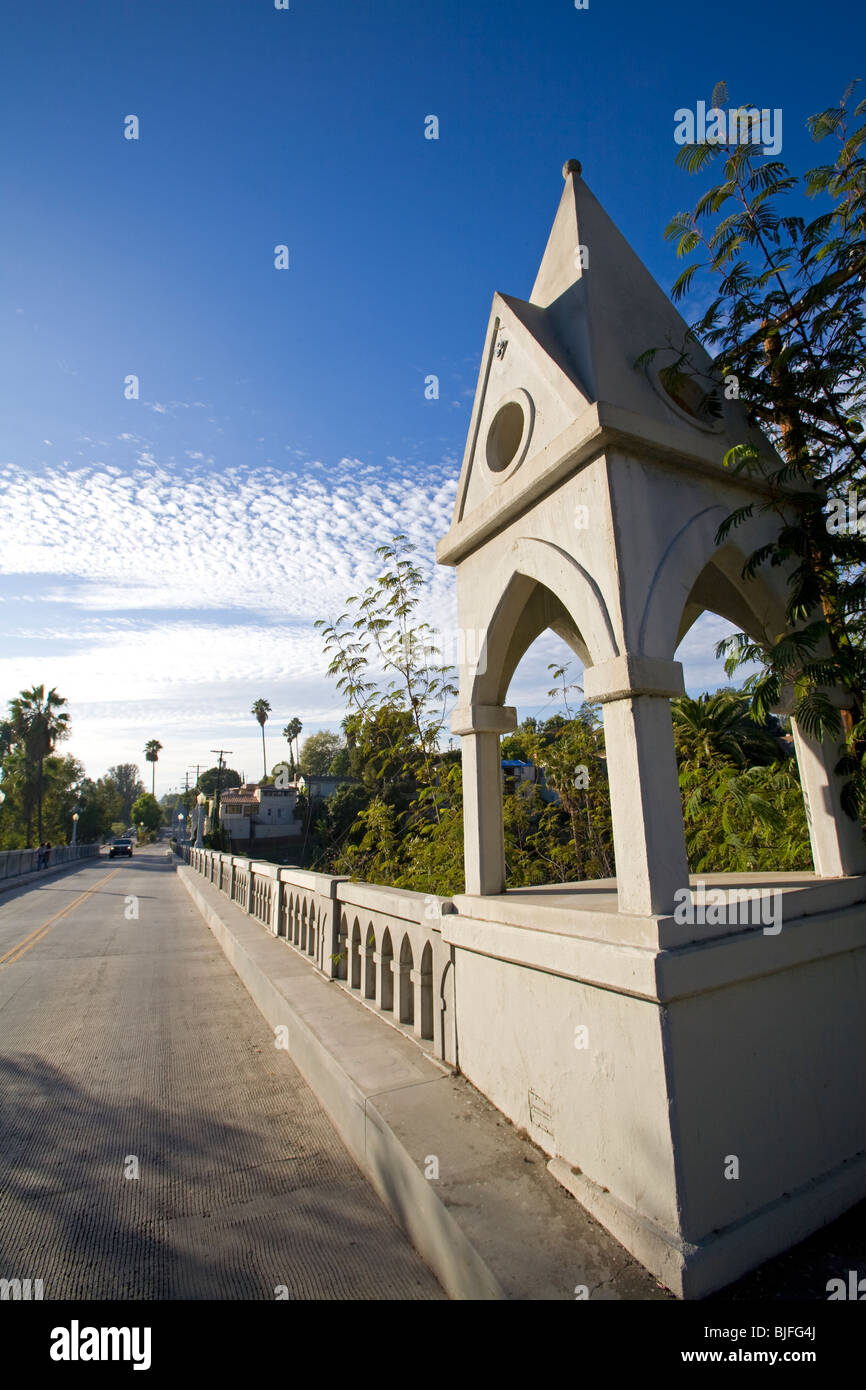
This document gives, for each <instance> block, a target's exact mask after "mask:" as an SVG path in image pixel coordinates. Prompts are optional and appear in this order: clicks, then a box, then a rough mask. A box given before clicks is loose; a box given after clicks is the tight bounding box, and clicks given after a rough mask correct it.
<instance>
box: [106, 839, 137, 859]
mask: <svg viewBox="0 0 866 1390" xmlns="http://www.w3.org/2000/svg"><path fill="white" fill-rule="evenodd" d="M116 854H128V855H129V857H130V859H131V858H132V841H131V840H115V841H114V844H113V845H112V846H111V849H110V850H109V851H108V857H109V859H113V858H114V856H115V855H116Z"/></svg>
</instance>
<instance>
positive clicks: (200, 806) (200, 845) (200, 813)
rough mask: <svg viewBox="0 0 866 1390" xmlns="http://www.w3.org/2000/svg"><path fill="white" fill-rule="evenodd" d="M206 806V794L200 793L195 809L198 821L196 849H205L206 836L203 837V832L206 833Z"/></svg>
mask: <svg viewBox="0 0 866 1390" xmlns="http://www.w3.org/2000/svg"><path fill="white" fill-rule="evenodd" d="M204 804H205V794H204V792H199V794H198V796H197V797H196V808H195V819H196V829H195V847H196V849H204V835H203V831H204Z"/></svg>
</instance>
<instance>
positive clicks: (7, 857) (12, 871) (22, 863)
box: [0, 845, 99, 883]
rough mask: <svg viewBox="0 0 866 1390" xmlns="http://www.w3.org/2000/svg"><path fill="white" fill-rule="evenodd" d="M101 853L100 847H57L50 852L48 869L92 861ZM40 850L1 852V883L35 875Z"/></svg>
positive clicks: (46, 866)
mask: <svg viewBox="0 0 866 1390" xmlns="http://www.w3.org/2000/svg"><path fill="white" fill-rule="evenodd" d="M98 853H99V845H56V846H53V847H52V848H51V850H49V857H48V863H47V864H46V865H45V868H47V869H53V868H55V867H56V866H57V865H58V864H68V863H71V862H72V860H74V859H92V858H93V857H94V856H95V855H97V854H98ZM39 867H40V866H39V850H38V849H7V850H3V851H0V883H2V882H3V880H4V879H9V878H20V877H21V876H22V875H23V874H30V873H35V872H36V870H37V869H38V868H39Z"/></svg>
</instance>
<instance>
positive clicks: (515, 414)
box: [487, 401, 526, 473]
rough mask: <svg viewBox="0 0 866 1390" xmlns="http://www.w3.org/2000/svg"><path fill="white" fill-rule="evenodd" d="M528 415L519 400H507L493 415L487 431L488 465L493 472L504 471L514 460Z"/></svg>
mask: <svg viewBox="0 0 866 1390" xmlns="http://www.w3.org/2000/svg"><path fill="white" fill-rule="evenodd" d="M525 424H526V417H525V416H524V414H523V407H522V406H521V405H520V403H519V402H518V401H506V402H505V404H504V405H503V406H500V408H499V409H498V410H497V412H496V414H495V415H494V417H493V422H492V424H491V426H490V429H489V430H488V431H487V467H488V468H489V469H490V470H491V472H493V473H503V472H504V471H505V469H506V468H508V466H509V464H511V463H513V462H514V459H515V457H516V454H517V450H518V449H519V448H520V441H521V440H522V439H523V431H524V427H525Z"/></svg>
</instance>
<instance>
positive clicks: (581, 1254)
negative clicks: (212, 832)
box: [177, 866, 672, 1300]
mask: <svg viewBox="0 0 866 1390" xmlns="http://www.w3.org/2000/svg"><path fill="white" fill-rule="evenodd" d="M177 872H178V875H179V877H180V879H181V882H182V883H183V885H184V887H185V888H186V890H187V892H188V893H189V894H190V897H191V898H192V900H193V902H194V903H195V904H196V906H197V907H198V909H199V911H200V912H201V913H202V916H203V917H204V919H205V921H206V922H207V923H208V926H209V927H210V929H211V931H212V932H213V934H214V936H215V937H216V939H217V941H218V942H219V943H220V945H221V947H222V949H223V950H224V951H225V953H226V955H227V957H228V959H229V960H230V961H231V963H232V965H233V966H234V968H235V970H236V971H237V973H238V975H239V977H240V979H241V980H242V982H243V983H244V985H245V986H246V988H247V989H248V990H249V992H250V994H251V995H252V997H253V1000H254V1001H255V1003H256V1005H257V1006H258V1008H259V1010H260V1011H261V1013H262V1014H263V1015H264V1017H265V1018H266V1019H267V1021H268V1023H269V1024H270V1025H271V1026H272V1027H273V1028H274V1029H277V1028H286V1029H287V1034H288V1051H289V1055H290V1056H291V1058H292V1061H293V1062H294V1063H295V1065H296V1066H297V1067H298V1069H299V1071H300V1072H301V1073H302V1075H303V1076H304V1078H305V1079H306V1081H307V1082H308V1083H309V1085H310V1086H311V1087H312V1089H313V1091H314V1092H315V1094H316V1096H317V1098H318V1100H319V1101H320V1103H321V1104H322V1105H323V1106H324V1108H325V1109H326V1110H327V1112H328V1114H329V1115H330V1117H331V1120H332V1121H333V1123H334V1125H335V1126H336V1128H337V1130H338V1132H339V1134H340V1136H341V1138H342V1139H343V1142H344V1143H345V1145H346V1147H347V1148H348V1150H349V1152H350V1153H351V1155H352V1157H353V1158H354V1159H355V1162H356V1163H357V1164H358V1166H359V1167H360V1168H361V1170H362V1172H363V1173H364V1174H365V1175H366V1177H367V1178H368V1179H369V1181H370V1182H371V1183H372V1185H373V1187H374V1188H375V1189H376V1191H377V1192H378V1193H379V1196H380V1197H381V1198H382V1200H383V1201H384V1202H385V1204H386V1206H387V1207H388V1208H389V1210H390V1212H391V1214H392V1216H393V1217H394V1219H395V1220H396V1221H397V1223H398V1224H399V1225H400V1226H402V1227H403V1229H404V1230H405V1231H406V1232H407V1233H408V1235H409V1237H410V1238H411V1240H412V1242H413V1244H414V1245H415V1247H416V1249H417V1250H418V1251H419V1253H420V1254H421V1255H422V1257H423V1258H424V1259H425V1260H426V1262H427V1264H428V1265H429V1266H430V1268H431V1269H432V1270H433V1272H434V1273H435V1274H436V1276H437V1278H438V1279H439V1281H440V1283H441V1284H442V1286H443V1288H444V1289H445V1291H446V1292H447V1293H448V1294H449V1295H450V1296H451V1297H452V1298H455V1299H557V1300H559V1299H563V1300H566V1299H567V1300H573V1299H574V1298H575V1297H576V1292H575V1291H576V1289H577V1288H578V1287H579V1286H582V1287H583V1288H585V1289H586V1291H587V1293H586V1294H585V1295H583V1296H584V1297H586V1296H588V1297H590V1298H593V1299H613V1300H617V1299H640V1300H647V1299H669V1298H671V1297H672V1295H671V1294H669V1293H668V1292H667V1291H666V1290H664V1289H662V1288H661V1287H660V1286H659V1285H658V1284H657V1283H656V1281H655V1279H654V1278H653V1276H652V1275H651V1274H649V1273H648V1272H647V1271H646V1270H645V1269H644V1268H643V1267H642V1266H641V1265H639V1264H638V1263H637V1261H636V1260H634V1259H633V1258H632V1256H631V1255H629V1253H628V1251H626V1250H624V1249H623V1247H622V1246H621V1245H619V1244H618V1243H617V1241H615V1240H614V1239H613V1238H612V1237H611V1236H609V1235H608V1234H607V1232H606V1231H605V1230H604V1229H603V1228H602V1227H601V1226H599V1225H598V1223H597V1222H596V1221H594V1220H593V1218H592V1217H591V1216H590V1215H589V1214H588V1213H587V1212H585V1211H584V1210H583V1208H582V1207H580V1206H579V1205H578V1203H577V1202H576V1201H574V1199H573V1198H572V1197H571V1196H570V1195H569V1194H568V1193H567V1192H566V1191H565V1189H564V1188H562V1187H561V1186H560V1185H559V1183H558V1182H556V1180H555V1179H554V1178H552V1177H551V1175H550V1174H549V1173H548V1171H547V1158H546V1155H545V1154H543V1153H542V1152H541V1151H540V1150H539V1149H536V1148H535V1146H534V1145H533V1144H531V1143H530V1142H529V1141H528V1140H527V1139H523V1138H521V1137H520V1135H519V1134H518V1132H517V1131H516V1130H515V1129H514V1127H513V1125H511V1123H510V1122H509V1121H508V1120H506V1119H505V1117H504V1116H503V1115H501V1114H500V1113H499V1111H498V1110H496V1109H494V1107H493V1106H492V1105H491V1104H490V1103H489V1102H488V1101H487V1100H485V1098H484V1097H483V1096H482V1095H481V1094H480V1093H479V1092H478V1091H476V1090H475V1089H474V1087H472V1086H470V1085H469V1083H468V1082H467V1081H466V1080H465V1079H464V1078H463V1077H461V1076H458V1075H454V1074H452V1073H450V1072H448V1071H447V1070H445V1069H443V1067H442V1066H441V1065H440V1064H438V1063H437V1062H435V1061H434V1060H432V1059H431V1058H430V1057H428V1056H427V1055H426V1053H424V1052H423V1051H422V1050H421V1049H420V1048H419V1047H417V1046H416V1045H415V1043H413V1042H412V1041H411V1040H410V1039H408V1038H406V1037H404V1036H403V1035H402V1034H401V1033H400V1032H398V1031H397V1030H396V1029H394V1028H391V1027H389V1026H388V1024H387V1023H385V1022H384V1021H383V1020H380V1019H379V1018H377V1017H376V1015H375V1014H374V1013H373V1012H372V1011H371V1010H370V1009H367V1008H365V1007H364V1006H363V1005H362V1004H359V1003H358V1001H357V1000H355V999H353V998H351V997H350V996H349V995H348V994H347V993H346V992H345V991H344V990H343V989H341V988H340V986H339V985H338V984H336V983H334V982H332V981H329V980H327V979H325V977H324V976H323V975H321V974H320V973H319V972H318V971H317V970H316V969H315V968H314V967H313V966H312V965H310V964H309V963H308V961H307V959H306V958H304V957H302V956H301V955H299V954H298V953H297V952H295V951H294V950H293V949H292V948H291V947H289V946H287V945H286V943H285V942H284V941H281V940H277V938H276V937H274V936H272V935H271V934H270V933H269V932H268V931H266V930H265V928H264V927H262V926H261V924H260V923H259V922H257V921H255V920H254V919H253V918H251V917H248V916H247V914H246V913H245V912H243V911H242V910H241V909H240V908H239V907H237V906H236V905H235V904H234V903H230V902H229V901H228V900H227V898H226V897H225V896H224V895H223V894H222V893H220V892H219V891H218V890H217V889H216V888H214V887H213V885H211V884H210V883H208V882H207V881H206V880H205V879H202V878H201V877H200V876H199V875H198V874H196V873H195V872H194V871H193V870H192V869H189V868H187V867H186V866H180V867H178V870H177ZM283 1037H285V1034H284V1035H283ZM437 1169H438V1176H435V1174H436V1172H437ZM428 1174H429V1176H427V1175H428Z"/></svg>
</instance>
